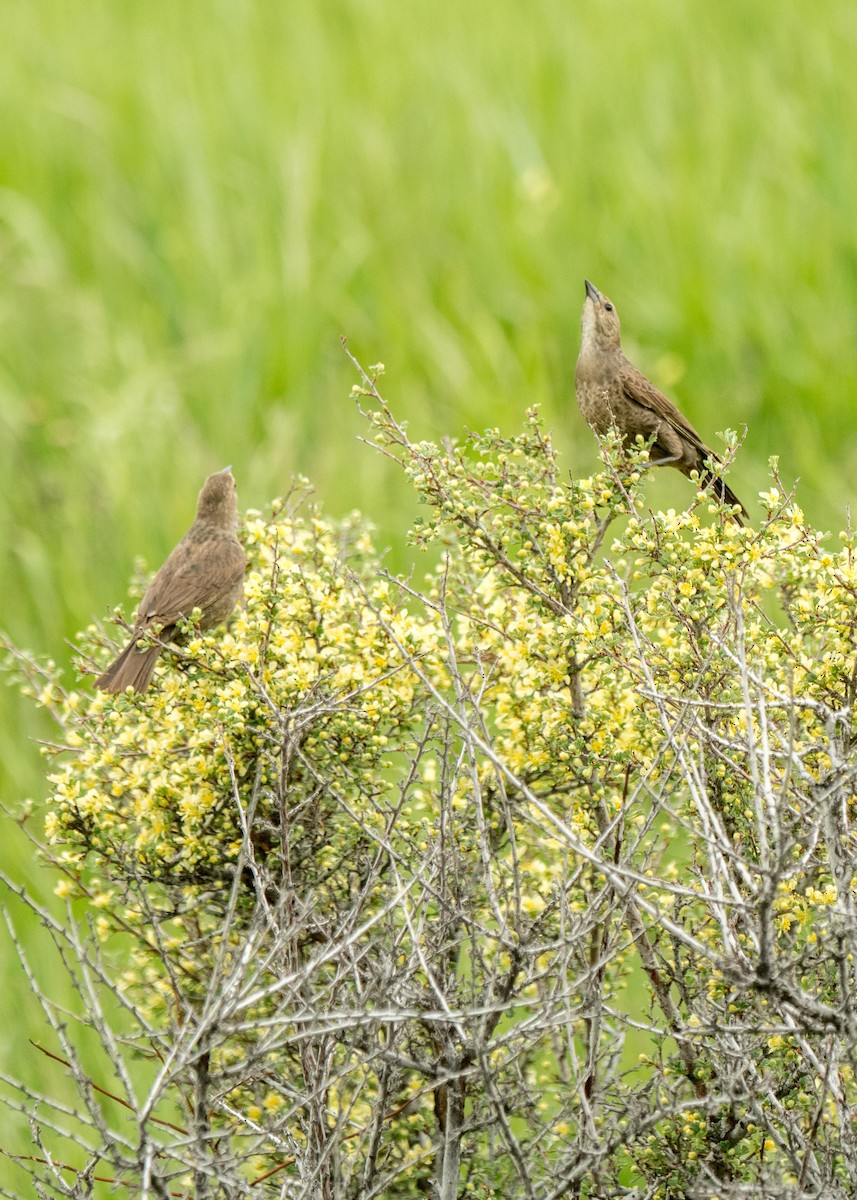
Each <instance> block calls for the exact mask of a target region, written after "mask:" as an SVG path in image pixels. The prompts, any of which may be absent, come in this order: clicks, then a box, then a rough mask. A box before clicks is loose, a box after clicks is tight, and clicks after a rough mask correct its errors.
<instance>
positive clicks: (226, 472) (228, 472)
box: [220, 463, 232, 475]
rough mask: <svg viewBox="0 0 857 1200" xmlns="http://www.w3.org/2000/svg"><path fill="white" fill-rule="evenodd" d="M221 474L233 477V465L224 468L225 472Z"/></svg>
mask: <svg viewBox="0 0 857 1200" xmlns="http://www.w3.org/2000/svg"><path fill="white" fill-rule="evenodd" d="M220 474H221V475H231V474H232V463H230V464H229V466H228V467H224V468H223V470H222V471H221V472H220Z"/></svg>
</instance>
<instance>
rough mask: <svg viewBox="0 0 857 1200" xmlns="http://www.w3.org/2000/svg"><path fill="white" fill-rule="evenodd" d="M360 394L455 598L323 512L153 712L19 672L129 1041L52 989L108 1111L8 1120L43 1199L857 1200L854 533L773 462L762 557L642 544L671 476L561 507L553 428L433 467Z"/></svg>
mask: <svg viewBox="0 0 857 1200" xmlns="http://www.w3.org/2000/svg"><path fill="white" fill-rule="evenodd" d="M358 392H359V395H360V397H361V398H362V399H367V398H368V399H369V400H371V411H370V412H369V413H368V419H369V421H370V422H371V426H372V429H373V433H374V439H375V441H376V442H377V444H378V445H379V447H380V448H381V449H382V451H383V452H384V453H386V454H388V455H390V456H391V457H392V458H393V459H395V460H396V461H397V462H398V463H399V464H400V465H401V467H402V468H403V469H404V470H405V471H406V473H407V474H408V476H409V478H410V479H411V481H412V483H413V486H414V488H415V490H416V493H417V494H418V496H419V498H420V500H421V501H422V502H423V504H424V505H425V515H424V516H423V517H422V518H421V520H420V521H418V522H417V523H416V524H415V526H414V529H413V531H412V540H413V544H414V546H415V547H416V548H418V549H419V550H425V549H427V548H429V547H433V548H434V550H433V552H434V555H435V560H436V565H435V566H434V567H432V568H431V569H430V570H429V573H428V575H427V578H426V580H425V581H421V580H417V579H416V578H414V577H413V576H412V577H410V578H408V579H395V578H393V577H391V576H390V575H389V574H388V573H387V572H386V571H385V570H384V569H383V566H382V556H381V555H379V554H378V552H377V551H376V550H375V548H374V546H373V542H372V534H371V530H370V529H369V528H368V527H367V526H366V525H365V523H364V522H362V520H361V519H360V518H358V517H353V518H352V519H350V520H348V521H346V522H344V523H341V524H336V523H334V522H331V521H329V520H326V519H325V518H324V517H323V516H322V515H320V513H319V512H318V511H316V510H315V509H314V508H313V507H312V506H311V505H310V504H309V501H308V499H307V498H306V497H303V498H301V497H300V496H299V495H298V494H297V493H296V494H294V495H292V496H290V497H288V498H287V500H286V501H285V502H282V503H279V504H276V505H275V506H274V507H273V509H272V512H271V514H270V515H268V516H262V515H261V514H259V513H250V514H248V516H247V520H246V524H245V534H244V536H245V541H246V546H247V552H248V556H249V558H250V562H251V569H250V572H249V574H248V578H247V588H246V606H245V608H244V609H243V611H242V612H241V613H240V615H238V616H237V617H236V618H235V620H234V621H233V623H232V625H231V627H230V629H229V631H228V632H227V633H225V634H224V633H223V632H222V631H213V632H209V633H205V634H202V633H199V632H194V633H193V634H192V636H191V639H190V641H189V642H187V643H186V644H185V645H184V646H183V648H182V649H181V651H179V650H173V651H171V652H168V653H165V654H164V655H163V657H162V663H161V665H160V667H159V669H158V675H157V677H156V685H155V686H154V687H153V689H152V691H151V692H150V693H148V694H146V695H145V696H143V697H140V696H136V695H132V694H130V693H129V694H128V695H121V696H109V695H105V694H100V693H99V694H96V695H94V696H90V695H84V694H82V693H79V692H70V691H67V690H65V689H64V688H63V686H62V684H61V682H60V680H59V679H58V677H57V676H56V673H55V672H52V671H51V670H50V669H45V670H44V671H42V670H41V669H40V668H38V667H37V666H36V665H35V664H34V663H33V662H32V660H31V659H29V658H28V656H26V655H25V654H23V653H21V652H20V651H17V652H16V651H15V650H14V648H12V653H13V656H14V658H15V661H16V662H17V664H18V667H19V669H20V670H21V671H22V672H23V674H24V675H25V676H26V678H27V681H28V686H29V688H30V690H31V691H32V692H33V693H34V694H35V695H36V698H37V700H38V702H39V703H40V704H44V705H47V706H49V707H50V708H51V709H52V710H53V712H54V713H55V715H56V717H57V719H58V721H59V725H60V728H61V730H62V739H61V745H59V746H56V747H54V748H52V749H51V750H50V754H51V755H52V756H53V757H55V758H56V762H55V764H54V767H53V774H52V775H51V776H50V781H51V786H52V794H51V798H50V804H49V812H48V817H47V824H46V837H45V845H44V852H45V853H46V854H47V855H48V857H49V859H50V860H51V862H52V863H53V864H54V865H55V867H56V869H57V870H58V871H59V872H60V873H61V878H60V882H59V885H58V888H57V890H58V891H59V893H60V894H61V895H64V896H66V897H67V899H68V902H69V907H68V911H67V917H66V919H65V921H56V920H54V919H52V918H51V917H50V915H49V914H47V913H44V912H43V913H42V916H43V919H44V920H45V921H46V922H48V923H49V925H50V928H51V930H52V933H53V936H54V939H55V941H56V943H57V947H58V949H59V950H60V952H61V954H62V958H63V961H64V963H65V964H66V967H67V969H68V970H69V971H70V972H71V973H72V975H73V977H74V978H75V979H76V981H77V987H78V989H79V992H80V996H81V1007H80V1011H79V1012H78V1014H77V1019H78V1021H80V1022H83V1023H90V1024H92V1025H94V1027H95V1030H96V1032H97V1035H98V1041H99V1043H100V1046H101V1050H102V1060H101V1067H100V1068H97V1069H96V1070H95V1071H93V1070H89V1071H86V1070H84V1069H83V1067H82V1065H81V1061H80V1056H79V1054H78V1051H77V1048H76V1031H75V1027H74V1024H70V1022H69V1017H68V1015H67V1014H62V1013H60V1011H59V1010H58V1008H57V1006H56V1005H55V1004H54V1003H53V1002H52V1000H51V999H50V997H49V996H48V995H47V994H45V989H40V990H41V992H42V998H43V1004H44V1006H45V1011H46V1013H47V1014H48V1016H49V1018H50V1019H51V1023H52V1025H53V1029H54V1032H55V1035H56V1038H57V1050H56V1053H57V1056H58V1057H59V1058H60V1059H61V1060H63V1061H65V1062H66V1063H67V1064H69V1065H70V1067H71V1070H72V1073H73V1076H74V1079H75V1083H76V1086H77V1087H78V1089H79V1093H80V1099H81V1105H80V1107H79V1108H78V1109H77V1110H76V1113H75V1115H74V1119H73V1121H72V1119H71V1117H69V1116H68V1115H67V1114H66V1113H64V1112H63V1110H62V1108H61V1106H60V1105H59V1103H54V1102H53V1101H52V1099H51V1097H48V1096H42V1097H38V1098H37V1097H35V1096H32V1095H31V1096H30V1097H29V1099H27V1089H26V1088H21V1089H19V1090H17V1091H16V1090H14V1089H12V1090H9V1091H8V1092H7V1096H6V1102H7V1103H8V1104H10V1105H13V1106H20V1105H22V1104H23V1105H24V1106H27V1105H28V1104H31V1103H35V1102H36V1100H38V1108H37V1110H34V1117H33V1129H34V1140H35V1143H36V1145H37V1147H39V1148H40V1152H39V1154H37V1155H35V1156H34V1158H35V1159H41V1161H40V1162H31V1163H30V1164H29V1169H30V1170H31V1171H32V1172H33V1174H34V1175H35V1176H36V1178H37V1179H38V1181H39V1186H40V1187H41V1188H42V1189H43V1191H44V1193H45V1194H47V1193H48V1192H52V1193H53V1194H65V1195H71V1194H75V1195H86V1194H89V1192H88V1191H87V1190H86V1189H87V1188H91V1187H92V1186H93V1182H92V1181H93V1180H94V1179H95V1178H96V1177H100V1178H104V1179H107V1180H111V1181H113V1182H116V1181H119V1182H121V1183H122V1184H123V1185H125V1186H127V1187H129V1188H131V1189H132V1191H133V1193H134V1194H137V1193H139V1194H151V1195H163V1196H166V1195H168V1194H171V1195H176V1194H178V1195H188V1196H191V1195H192V1196H195V1197H203V1196H205V1197H214V1196H223V1197H226V1196H229V1197H232V1196H240V1195H250V1194H252V1195H253V1196H266V1195H272V1196H273V1195H277V1196H288V1197H321V1198H323V1200H328V1198H330V1200H333V1198H337V1200H338V1198H340V1197H355V1198H356V1197H366V1198H368V1197H371V1196H384V1197H403V1198H404V1197H418V1196H424V1195H435V1196H439V1197H443V1198H444V1200H450V1198H451V1197H453V1196H458V1195H466V1194H472V1195H483V1196H487V1195H493V1194H501V1193H502V1194H504V1195H506V1196H508V1197H516V1196H520V1197H530V1198H535V1197H538V1198H539V1200H547V1198H549V1197H551V1198H556V1200H558V1198H559V1197H561V1196H569V1195H572V1196H574V1195H577V1196H611V1197H612V1196H618V1195H626V1196H631V1197H633V1196H637V1197H641V1198H642V1197H644V1196H645V1197H659V1198H663V1200H666V1198H670V1197H685V1196H699V1197H703V1196H705V1197H714V1196H716V1197H731V1196H750V1195H751V1196H754V1197H762V1196H772V1197H773V1196H784V1195H789V1196H795V1197H797V1196H807V1197H808V1196H819V1195H824V1196H830V1197H835V1196H843V1197H844V1196H847V1195H851V1194H853V1192H854V1190H855V1188H857V1145H855V1138H854V1130H853V1125H852V1118H851V1111H852V1106H853V1104H854V1102H855V1099H857V1096H855V1078H854V1031H853V1025H854V1016H853V1003H852V998H853V995H854V980H853V972H854V962H855V949H857V946H855V942H857V936H855V921H854V900H853V889H852V880H853V877H854V869H853V862H854V851H855V831H854V828H853V805H854V800H853V791H854V787H853V778H854V771H855V766H854V762H855V757H854V749H853V734H852V727H853V714H852V708H853V703H854V692H855V682H857V658H855V644H854V643H855V611H857V605H855V587H857V567H855V563H854V541H853V538H852V536H851V534H850V533H847V534H845V535H843V537H842V543H841V546H840V547H839V548H838V549H837V550H836V551H832V550H826V549H824V548H823V546H822V545H821V542H820V540H819V538H818V537H817V535H816V534H815V533H814V532H813V531H812V530H811V529H810V528H809V527H808V525H807V523H806V521H805V519H804V517H803V514H802V513H801V511H800V509H799V508H798V507H797V505H796V504H795V503H794V501H793V499H792V498H791V497H788V496H787V495H786V490H785V489H784V488H783V486H782V484H781V483H780V482H779V480H778V478H777V475H776V466H775V464H774V470H773V475H774V483H773V485H772V487H771V489H770V490H769V491H768V492H767V493H765V494H763V496H762V501H763V506H764V509H763V515H762V517H761V519H760V520H759V522H758V528H739V527H738V526H737V525H736V524H735V523H734V522H733V521H731V520H730V519H729V517H728V514H727V513H726V512H725V510H723V509H722V508H721V507H720V506H719V505H718V504H717V503H716V502H715V501H714V500H713V498H712V497H711V495H710V494H709V493H707V492H704V493H698V494H697V496H696V499H695V502H694V503H693V504H692V506H691V507H690V508H689V509H688V510H687V511H685V512H679V513H676V512H673V511H669V512H667V513H660V512H655V513H652V512H647V511H646V510H645V507H644V501H643V498H642V491H641V487H642V480H643V479H644V473H643V465H644V462H645V459H646V449H645V447H640V448H639V449H637V450H635V451H633V452H631V453H630V454H625V453H624V452H623V451H622V450H621V448H620V447H618V446H617V445H615V444H607V445H605V447H604V451H603V463H602V469H601V470H600V471H599V472H598V473H596V474H594V475H593V476H592V477H591V478H588V479H568V478H566V477H565V476H564V475H563V473H562V471H561V469H560V467H559V465H558V463H557V460H556V455H555V452H554V450H553V447H552V444H551V441H550V438H549V436H547V435H546V433H545V431H544V430H543V428H542V426H541V424H540V421H539V418H538V414H537V413H535V412H531V413H529V414H528V417H527V421H526V424H525V427H524V430H523V432H522V433H521V434H520V435H519V436H517V437H514V438H509V437H504V436H501V435H500V433H499V432H498V431H496V430H489V431H487V432H485V433H483V434H480V435H473V436H471V437H469V438H468V440H467V441H466V443H465V444H463V445H454V444H451V445H444V446H437V445H434V444H429V443H414V442H412V441H411V440H410V438H409V435H408V433H407V430H406V428H405V427H404V426H403V425H402V424H401V423H400V422H399V421H398V420H397V419H396V417H395V416H394V414H393V412H392V411H391V409H390V408H389V407H388V406H387V405H386V404H385V402H384V401H383V399H382V397H381V396H380V394H379V393H378V391H377V388H376V385H375V381H374V380H373V379H370V378H367V377H364V385H363V386H362V388H360V389H358ZM733 445H734V443H733ZM80 649H81V655H82V658H81V662H82V663H83V664H91V663H92V662H93V660H95V661H97V662H101V661H102V660H105V659H106V657H107V654H108V653H109V648H108V647H107V646H106V645H105V637H104V634H103V632H102V631H100V630H98V629H97V628H94V627H93V628H92V629H90V631H89V632H88V633H87V634H86V635H85V636H84V637H83V638H82V640H81V646H80ZM86 669H88V670H91V669H92V668H91V666H90V667H87V668H86ZM7 883H8V884H9V886H10V887H13V888H14V887H15V885H14V883H13V882H12V881H7ZM28 903H30V904H31V905H32V904H33V902H32V901H28ZM35 907H37V906H35ZM40 911H41V910H40ZM21 954H22V958H23V960H24V962H25V965H26V966H27V969H28V970H31V971H32V968H31V967H30V965H29V963H28V962H27V959H26V953H25V951H24V950H23V948H22V950H21ZM35 975H36V973H35V972H34V971H33V972H32V977H33V979H34V983H35ZM133 1060H142V1062H139V1063H135V1064H134V1065H133V1066H132V1061H133ZM99 1070H100V1074H99V1073H98V1071H99ZM106 1093H110V1095H109V1096H108V1095H107V1094H106ZM70 1143H74V1144H70ZM60 1163H63V1164H65V1165H64V1166H60V1165H59V1164H60ZM74 1188H76V1189H77V1191H74V1190H73V1189H74ZM63 1189H66V1190H63Z"/></svg>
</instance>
